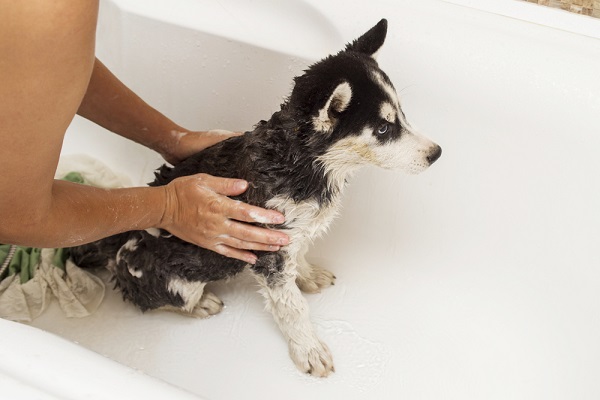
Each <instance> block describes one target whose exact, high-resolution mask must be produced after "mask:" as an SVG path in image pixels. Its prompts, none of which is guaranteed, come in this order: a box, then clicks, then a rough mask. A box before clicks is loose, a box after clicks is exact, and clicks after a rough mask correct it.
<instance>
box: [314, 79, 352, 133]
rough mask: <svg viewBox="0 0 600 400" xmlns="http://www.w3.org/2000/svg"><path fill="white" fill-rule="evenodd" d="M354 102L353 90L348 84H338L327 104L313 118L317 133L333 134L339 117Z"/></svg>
mask: <svg viewBox="0 0 600 400" xmlns="http://www.w3.org/2000/svg"><path fill="white" fill-rule="evenodd" d="M351 100H352V88H351V87H350V84H349V83H348V82H345V81H344V82H342V83H340V84H338V85H337V86H336V87H335V88H334V89H333V92H332V93H331V95H330V96H329V98H328V99H327V101H326V102H325V104H324V105H323V106H322V107H321V108H319V110H318V113H317V115H316V116H314V117H313V125H314V128H315V130H316V131H319V132H331V131H332V130H333V128H334V126H335V123H336V121H337V115H338V114H339V113H341V112H343V111H344V110H346V108H348V105H349V104H350V101H351Z"/></svg>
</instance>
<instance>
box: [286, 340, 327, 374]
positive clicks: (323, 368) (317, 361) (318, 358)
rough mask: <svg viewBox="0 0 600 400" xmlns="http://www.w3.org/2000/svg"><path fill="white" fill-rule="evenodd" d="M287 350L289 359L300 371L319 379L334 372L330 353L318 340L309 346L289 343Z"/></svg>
mask: <svg viewBox="0 0 600 400" xmlns="http://www.w3.org/2000/svg"><path fill="white" fill-rule="evenodd" d="M289 348H290V357H291V358H292V360H293V361H294V364H296V367H298V369H299V370H300V371H302V372H304V373H307V374H310V375H312V376H316V377H320V378H324V377H326V376H328V375H329V374H330V373H332V372H335V369H334V367H333V357H332V356H331V352H330V351H329V348H328V347H327V345H326V344H325V343H323V342H321V341H320V340H319V339H316V340H315V343H312V344H310V345H300V344H298V343H294V342H290V344H289Z"/></svg>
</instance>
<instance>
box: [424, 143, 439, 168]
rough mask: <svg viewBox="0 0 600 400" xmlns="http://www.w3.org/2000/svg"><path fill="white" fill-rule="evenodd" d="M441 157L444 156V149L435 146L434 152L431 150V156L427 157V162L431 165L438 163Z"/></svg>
mask: <svg viewBox="0 0 600 400" xmlns="http://www.w3.org/2000/svg"><path fill="white" fill-rule="evenodd" d="M441 155H442V148H441V147H440V146H438V145H435V147H434V148H433V150H431V153H429V155H428V156H427V161H429V165H431V164H433V163H434V162H436V160H437V159H438V158H440V156H441Z"/></svg>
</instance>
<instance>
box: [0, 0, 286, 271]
mask: <svg viewBox="0 0 600 400" xmlns="http://www.w3.org/2000/svg"><path fill="white" fill-rule="evenodd" d="M97 13H98V2H97V1H91V0H88V1H83V2H82V1H77V0H53V1H46V0H28V1H23V2H21V1H13V0H0V139H1V140H2V146H0V163H1V165H2V174H0V193H1V196H0V221H2V223H0V242H1V243H11V244H19V245H27V246H34V247H68V246H73V245H78V244H82V243H87V242H91V241H94V240H98V239H101V238H104V237H107V236H110V235H113V234H116V233H119V232H124V231H127V230H132V229H146V228H150V227H158V228H163V229H166V230H168V231H170V232H171V233H173V234H175V235H176V236H178V237H180V238H182V239H184V240H187V241H189V242H191V243H194V244H197V245H199V246H202V247H205V248H208V249H210V250H213V251H216V252H218V253H220V254H223V255H226V256H229V257H234V258H238V259H241V260H245V261H247V262H250V263H253V262H255V261H256V257H255V256H254V254H252V253H251V252H250V251H248V250H267V251H269V250H277V249H278V248H279V246H281V245H286V244H287V243H288V237H287V235H285V234H283V233H281V232H277V231H272V230H268V229H263V228H259V227H256V226H253V225H250V224H248V222H255V221H254V219H253V218H252V217H251V216H250V215H255V216H256V215H258V216H259V218H264V219H266V220H268V221H271V222H272V223H281V222H283V215H281V214H280V213H278V212H276V211H273V210H264V209H262V208H258V207H254V206H250V205H248V204H244V203H239V202H235V201H233V200H231V199H229V198H228V197H227V196H234V195H237V194H240V193H243V192H244V191H245V190H246V188H247V182H245V181H243V180H237V179H224V178H217V177H213V176H210V175H205V174H199V175H195V176H191V177H184V178H179V179H176V180H175V181H173V182H171V183H170V184H169V185H167V186H163V187H156V188H150V187H140V188H127V189H114V190H105V189H97V188H92V187H88V186H82V185H76V184H72V183H69V182H63V181H56V180H54V179H53V178H54V171H55V170H56V166H57V164H58V159H59V155H60V151H61V146H62V141H63V138H64V134H65V131H66V129H67V127H68V126H69V124H70V122H71V120H72V119H73V116H74V115H75V113H79V114H80V115H82V116H83V117H85V118H87V119H90V120H92V121H94V122H96V123H98V124H100V125H102V126H104V127H105V128H107V129H109V130H111V131H113V132H115V133H117V134H119V135H121V136H124V137H127V138H129V139H131V140H134V141H136V142H138V143H141V144H143V145H146V146H148V147H150V148H152V149H154V150H156V151H158V152H159V153H160V154H161V155H162V156H163V157H164V158H165V159H166V160H167V161H169V162H172V163H177V162H179V161H180V160H182V159H184V158H186V157H187V156H189V155H191V154H193V153H195V152H197V151H199V150H201V149H203V148H206V147H209V146H211V145H213V144H215V143H217V142H218V141H220V140H222V139H224V138H226V137H227V136H222V135H211V134H208V133H207V132H193V131H189V130H187V129H184V128H182V127H180V126H178V125H177V124H175V123H174V122H173V121H171V120H169V119H168V118H166V117H165V116H164V115H162V114H161V113H159V112H158V111H156V110H155V109H153V108H152V107H150V106H149V105H148V104H146V103H145V102H144V101H143V100H141V99H140V98H139V97H138V96H136V95H135V94H134V93H133V92H132V91H130V90H129V89H127V88H126V87H125V86H124V85H123V84H122V83H121V82H120V81H119V80H118V79H117V78H116V77H114V75H112V74H111V73H110V71H108V69H106V67H105V66H104V65H103V64H102V63H100V62H99V61H98V60H96V58H95V56H94V42H95V30H96V22H97ZM181 133H185V135H181Z"/></svg>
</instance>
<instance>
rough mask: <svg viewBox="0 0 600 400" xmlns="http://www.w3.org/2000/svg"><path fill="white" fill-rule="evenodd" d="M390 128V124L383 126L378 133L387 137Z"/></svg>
mask: <svg viewBox="0 0 600 400" xmlns="http://www.w3.org/2000/svg"><path fill="white" fill-rule="evenodd" d="M389 128H390V124H383V125H381V126H380V127H379V129H377V133H378V134H380V135H385V134H386V133H387V131H388V129H389Z"/></svg>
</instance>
